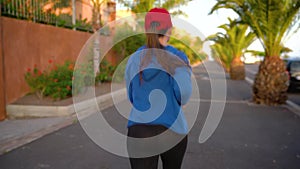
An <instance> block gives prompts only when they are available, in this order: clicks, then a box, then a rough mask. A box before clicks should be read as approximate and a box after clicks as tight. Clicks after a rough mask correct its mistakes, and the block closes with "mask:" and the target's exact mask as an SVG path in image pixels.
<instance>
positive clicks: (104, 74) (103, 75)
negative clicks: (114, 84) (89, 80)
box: [95, 60, 116, 83]
mask: <svg viewBox="0 0 300 169" xmlns="http://www.w3.org/2000/svg"><path fill="white" fill-rule="evenodd" d="M115 69H116V66H113V65H112V64H110V63H109V62H108V61H107V60H102V61H101V63H100V72H99V73H98V74H97V75H96V79H95V81H96V83H99V82H111V81H112V77H113V73H114V71H115Z"/></svg>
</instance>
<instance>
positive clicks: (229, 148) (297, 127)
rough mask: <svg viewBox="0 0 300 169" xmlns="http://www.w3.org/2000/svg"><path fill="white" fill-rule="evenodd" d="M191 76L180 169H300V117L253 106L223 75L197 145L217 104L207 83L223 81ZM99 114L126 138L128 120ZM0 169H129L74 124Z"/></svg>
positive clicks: (7, 158)
mask: <svg viewBox="0 0 300 169" xmlns="http://www.w3.org/2000/svg"><path fill="white" fill-rule="evenodd" d="M213 65H215V63H214V62H209V63H207V66H208V67H209V66H213ZM246 69H247V70H248V71H247V76H248V77H249V78H252V79H253V78H254V74H253V72H255V71H256V70H257V65H247V66H246ZM249 70H251V71H252V73H251V72H249ZM193 72H194V76H195V78H196V81H197V84H198V90H199V93H200V107H199V111H198V116H197V119H196V122H195V124H194V126H192V129H191V131H190V134H189V138H188V149H187V153H186V156H185V158H184V163H183V166H182V168H183V169H299V168H300V143H299V140H300V132H299V131H300V117H299V116H298V115H296V114H295V113H293V112H291V111H290V110H289V109H288V108H286V107H285V106H274V107H270V106H264V105H256V104H254V103H252V101H251V97H252V94H251V92H252V90H251V85H250V84H249V83H248V82H246V81H232V80H229V79H228V75H227V76H226V86H224V87H225V88H226V89H227V95H226V102H225V108H224V112H223V116H222V119H221V121H220V123H219V125H218V126H217V128H216V130H215V132H214V133H213V135H212V136H211V137H210V138H209V139H208V140H207V141H206V142H204V143H202V144H200V143H199V141H198V139H199V134H200V132H201V130H202V128H203V125H204V123H205V120H206V117H207V116H208V112H209V109H210V105H211V104H212V103H213V102H222V100H215V99H214V100H212V97H211V95H212V92H211V91H212V90H211V84H210V79H215V80H222V79H220V78H221V76H220V72H219V71H218V70H216V71H214V72H210V74H208V73H207V71H206V69H205V67H204V66H203V65H199V66H197V67H195V68H194V69H193ZM299 98H300V94H299V93H295V94H289V99H291V100H292V101H299V100H300V99H299ZM191 102H197V100H191ZM120 104H124V102H122V103H120ZM187 113H188V112H187ZM102 114H103V115H104V117H105V118H106V120H107V121H108V122H109V124H110V125H111V126H112V127H113V128H115V129H116V130H117V131H119V132H120V133H123V134H126V132H127V129H126V123H127V120H126V119H125V118H124V117H122V116H121V115H120V114H119V113H118V111H117V110H116V108H115V107H110V108H108V109H106V110H104V111H103V112H102ZM92 116H93V115H92ZM90 118H93V117H90ZM99 130H101V129H99ZM0 166H1V169H44V168H47V169H48V168H49V169H66V168H72V169H129V168H130V165H129V160H128V159H127V158H125V157H119V156H117V155H114V154H111V153H110V152H107V151H105V150H103V149H102V148H100V147H99V146H97V145H96V144H95V143H93V141H92V140H90V139H89V137H88V136H87V135H86V133H85V132H84V131H83V129H82V128H81V125H80V124H79V122H77V123H74V124H72V125H70V126H68V127H66V128H63V129H61V130H59V131H57V132H54V133H52V134H49V135H46V136H44V137H43V138H41V139H38V140H36V141H34V142H32V143H29V144H27V145H24V146H22V147H20V148H18V149H15V150H13V151H11V152H8V153H6V154H4V155H1V156H0Z"/></svg>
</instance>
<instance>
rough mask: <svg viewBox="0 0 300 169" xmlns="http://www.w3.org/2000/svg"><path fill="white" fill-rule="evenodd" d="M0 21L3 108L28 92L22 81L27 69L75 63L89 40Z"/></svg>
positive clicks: (85, 36) (49, 28) (51, 29)
mask: <svg viewBox="0 0 300 169" xmlns="http://www.w3.org/2000/svg"><path fill="white" fill-rule="evenodd" d="M1 18H2V25H3V27H2V29H3V30H2V31H3V42H2V43H3V57H4V69H3V70H4V74H5V91H6V94H5V95H6V104H9V103H12V102H13V101H15V100H16V99H18V98H19V97H21V96H23V95H25V94H26V93H27V92H28V91H29V87H28V85H27V84H26V82H25V80H24V74H25V73H26V71H27V68H33V67H34V64H37V66H38V67H46V66H47V65H48V60H49V59H51V60H53V61H54V63H63V62H64V61H65V60H73V61H75V60H76V58H77V56H78V54H79V52H80V50H81V48H82V47H83V45H84V44H85V42H86V41H87V40H88V38H89V37H90V36H91V34H89V33H85V32H78V31H73V30H70V29H65V28H58V27H54V26H49V25H43V24H37V23H32V22H28V21H23V20H17V19H12V18H7V17H1ZM0 66H1V67H2V65H0ZM0 72H1V71H0ZM0 85H1V84H0ZM2 87H3V86H0V88H2Z"/></svg>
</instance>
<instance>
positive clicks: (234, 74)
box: [229, 57, 245, 80]
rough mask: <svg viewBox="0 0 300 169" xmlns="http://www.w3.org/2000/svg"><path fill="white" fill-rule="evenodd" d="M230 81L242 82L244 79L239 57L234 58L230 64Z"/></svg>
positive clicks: (243, 70)
mask: <svg viewBox="0 0 300 169" xmlns="http://www.w3.org/2000/svg"><path fill="white" fill-rule="evenodd" d="M229 74H230V79H232V80H244V79H245V65H244V63H243V62H242V61H241V58H240V57H234V59H233V60H232V62H231V64H230V72H229Z"/></svg>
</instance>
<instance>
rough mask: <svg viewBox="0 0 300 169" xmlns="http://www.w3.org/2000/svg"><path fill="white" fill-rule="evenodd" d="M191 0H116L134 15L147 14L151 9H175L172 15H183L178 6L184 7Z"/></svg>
mask: <svg viewBox="0 0 300 169" xmlns="http://www.w3.org/2000/svg"><path fill="white" fill-rule="evenodd" d="M190 1H191V0H132V1H128V0H118V2H119V3H122V4H124V5H125V6H127V7H129V8H130V9H131V11H132V12H134V13H142V12H148V11H149V10H150V9H152V8H153V7H163V8H166V9H168V10H169V9H176V10H174V11H173V12H172V14H185V13H184V12H183V11H181V10H180V9H179V7H180V6H182V5H186V4H187V3H188V2H190Z"/></svg>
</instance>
